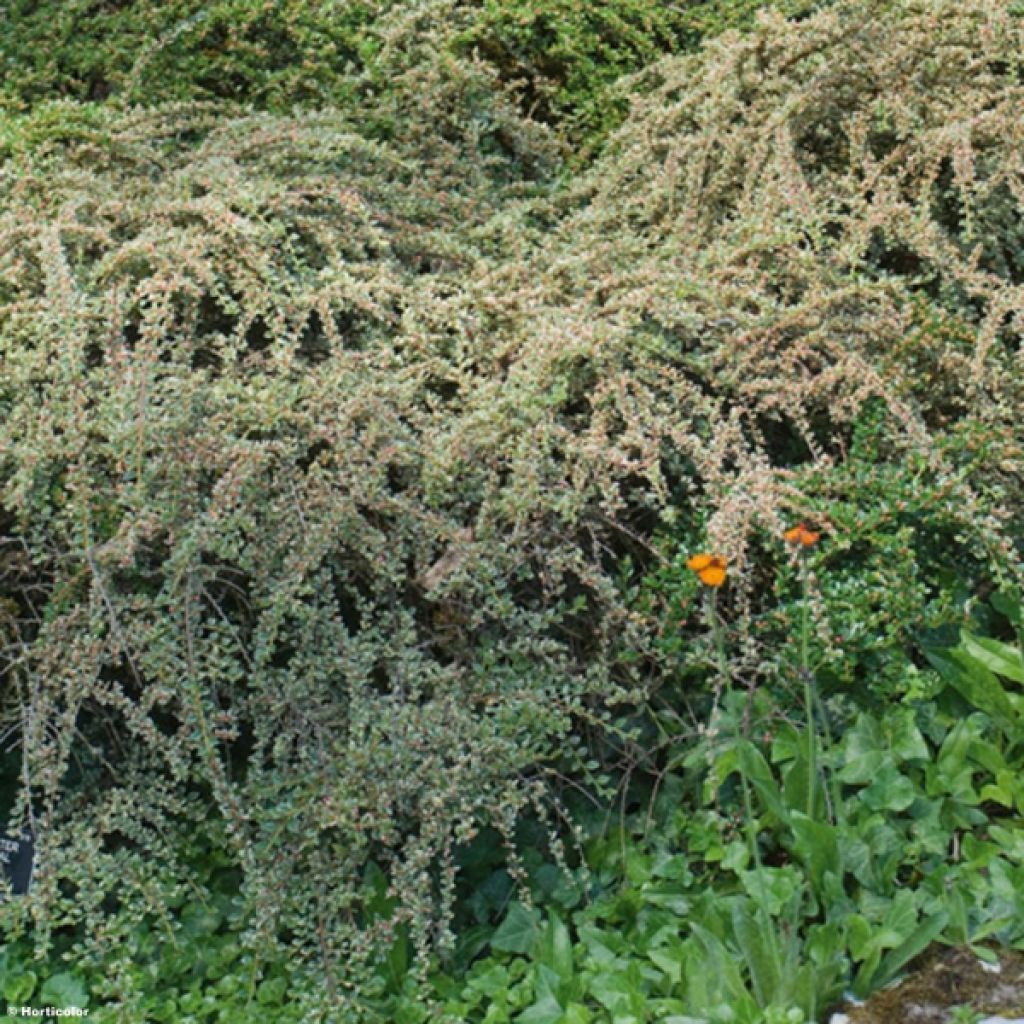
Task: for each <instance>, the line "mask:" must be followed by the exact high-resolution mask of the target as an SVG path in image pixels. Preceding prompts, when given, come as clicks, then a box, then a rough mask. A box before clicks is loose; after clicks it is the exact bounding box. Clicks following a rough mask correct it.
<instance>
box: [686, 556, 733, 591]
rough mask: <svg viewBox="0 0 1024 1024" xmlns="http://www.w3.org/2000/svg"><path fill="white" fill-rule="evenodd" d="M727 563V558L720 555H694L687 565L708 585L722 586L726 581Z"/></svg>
mask: <svg viewBox="0 0 1024 1024" xmlns="http://www.w3.org/2000/svg"><path fill="white" fill-rule="evenodd" d="M725 565H726V560H725V559H724V558H722V557H721V556H720V555H693V556H692V557H691V558H688V559H687V560H686V567H687V568H688V569H692V570H693V571H694V572H695V573H696V574H697V576H698V577H699V578H700V581H701V583H703V584H704V585H705V586H707V587H720V586H721V585H722V584H723V583H724V582H725V576H726V568H725Z"/></svg>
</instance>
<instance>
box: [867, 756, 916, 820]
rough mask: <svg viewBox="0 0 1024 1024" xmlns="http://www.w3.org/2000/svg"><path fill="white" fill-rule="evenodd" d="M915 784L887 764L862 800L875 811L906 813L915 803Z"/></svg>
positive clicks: (893, 766) (892, 765)
mask: <svg viewBox="0 0 1024 1024" xmlns="http://www.w3.org/2000/svg"><path fill="white" fill-rule="evenodd" d="M914 796H915V793H914V784H913V783H912V782H911V781H910V779H908V778H907V777H906V776H905V775H902V774H901V773H900V772H899V770H898V769H897V768H896V766H895V765H894V764H891V763H889V764H885V765H883V766H882V768H881V770H880V771H879V772H878V774H877V775H876V776H875V779H874V781H873V782H872V783H871V785H870V786H868V787H867V788H866V789H862V790H861V792H860V798H861V800H863V801H864V803H865V804H867V806H868V807H870V808H871V809H872V810H874V811H905V810H906V809H907V808H908V807H909V806H910V805H911V804H912V803H913V802H914Z"/></svg>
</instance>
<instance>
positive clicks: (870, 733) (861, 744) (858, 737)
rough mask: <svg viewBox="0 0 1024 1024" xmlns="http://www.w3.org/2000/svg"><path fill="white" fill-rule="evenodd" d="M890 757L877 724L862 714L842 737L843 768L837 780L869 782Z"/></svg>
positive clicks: (868, 716)
mask: <svg viewBox="0 0 1024 1024" xmlns="http://www.w3.org/2000/svg"><path fill="white" fill-rule="evenodd" d="M891 757H892V755H891V754H889V752H888V750H887V749H886V741H885V737H884V735H883V734H882V730H881V727H880V726H879V724H878V722H877V721H876V720H875V719H874V718H872V717H871V716H870V715H867V714H862V715H860V716H859V717H858V719H857V721H856V723H855V724H854V725H853V727H852V728H851V729H849V730H848V731H847V733H846V736H845V737H844V743H843V767H842V770H841V771H840V772H839V778H840V779H841V780H842V781H843V782H853V783H865V782H871V780H872V779H873V778H874V777H875V775H876V774H877V772H878V771H879V769H880V768H881V767H882V765H883V764H885V763H886V762H887V761H891Z"/></svg>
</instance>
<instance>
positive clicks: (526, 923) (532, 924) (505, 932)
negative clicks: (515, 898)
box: [491, 903, 540, 953]
mask: <svg viewBox="0 0 1024 1024" xmlns="http://www.w3.org/2000/svg"><path fill="white" fill-rule="evenodd" d="M539 936H540V912H539V911H538V910H537V909H536V908H535V907H526V906H524V905H523V904H522V903H513V904H512V906H510V907H509V909H508V913H507V914H506V915H505V920H504V921H502V922H501V924H500V925H499V927H498V929H497V931H495V933H494V934H493V935H492V936H491V947H492V948H493V949H500V950H503V951H504V952H506V953H529V952H530V950H531V949H532V948H533V944H534V943H535V942H536V941H537V939H538V937H539Z"/></svg>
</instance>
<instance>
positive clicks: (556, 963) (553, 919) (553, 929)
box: [537, 913, 573, 983]
mask: <svg viewBox="0 0 1024 1024" xmlns="http://www.w3.org/2000/svg"><path fill="white" fill-rule="evenodd" d="M537 959H538V960H539V961H540V962H541V963H542V964H544V965H545V966H547V967H550V968H551V970H552V971H554V972H555V974H557V975H558V978H559V979H560V981H561V982H562V983H568V982H569V981H571V980H572V976H573V961H572V940H571V939H570V938H569V929H568V928H566V926H565V925H564V924H563V923H562V922H561V920H560V919H559V918H558V916H557V915H556V914H554V913H552V914H551V915H550V916H549V918H548V924H547V927H546V928H545V929H544V932H543V934H542V936H541V941H540V947H539V949H538V951H537Z"/></svg>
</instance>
